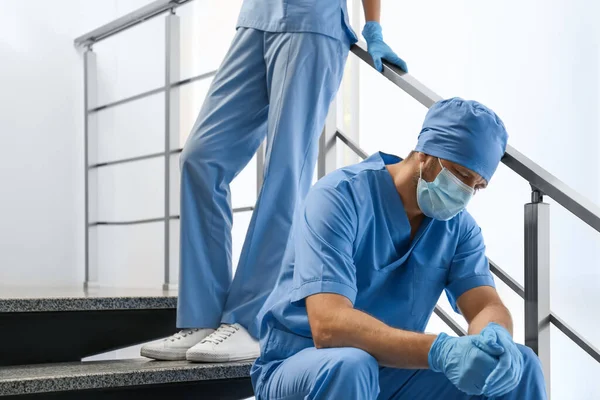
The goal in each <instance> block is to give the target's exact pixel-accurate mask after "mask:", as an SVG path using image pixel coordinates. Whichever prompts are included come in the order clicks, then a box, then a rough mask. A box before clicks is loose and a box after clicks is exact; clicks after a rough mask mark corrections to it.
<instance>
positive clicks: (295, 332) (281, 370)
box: [252, 98, 546, 400]
mask: <svg viewBox="0 0 600 400" xmlns="http://www.w3.org/2000/svg"><path fill="white" fill-rule="evenodd" d="M507 137H508V135H507V133H506V129H505V127H504V124H503V123H502V121H501V120H500V118H498V116H497V115H496V114H495V113H494V112H493V111H491V110H490V109H488V108H486V107H485V106H483V105H482V104H480V103H477V102H475V101H466V100H463V99H459V98H453V99H450V100H443V101H440V102H438V103H436V104H435V105H434V106H433V107H432V108H431V109H430V110H429V112H428V114H427V117H426V119H425V122H424V126H423V130H422V131H421V133H420V135H419V139H418V144H417V147H416V149H415V151H413V152H412V153H411V154H410V155H409V156H408V157H407V158H406V159H404V160H403V159H401V158H399V157H397V156H393V155H388V154H385V153H376V154H374V155H372V156H371V157H369V158H368V159H366V160H365V161H364V162H361V163H359V164H356V165H352V166H349V167H346V168H342V169H340V170H338V171H335V172H333V173H332V174H330V175H328V176H326V177H325V178H323V179H321V180H320V181H319V182H318V183H317V184H316V185H315V186H314V187H313V188H312V189H311V191H310V192H309V194H308V197H307V200H306V202H305V204H304V206H303V208H302V209H300V210H299V212H297V213H296V215H295V217H294V222H293V228H292V235H293V236H292V237H291V239H290V242H289V244H288V246H287V249H286V252H285V256H284V262H283V266H282V270H281V271H280V275H279V277H278V281H277V284H276V287H275V289H274V291H273V292H272V294H271V295H270V296H269V298H268V300H267V301H266V303H265V305H264V306H263V308H262V309H261V312H260V314H259V316H258V320H259V323H260V345H261V355H260V357H259V358H258V360H257V361H256V363H255V364H254V366H253V368H252V381H253V384H254V388H255V393H256V397H257V399H286V400H291V399H344V400H350V399H357V400H367V399H407V400H409V399H410V400H417V399H432V400H439V399H444V400H453V399H465V400H466V399H474V398H477V399H490V398H493V399H502V400H512V399H514V400H517V399H519V400H524V399H526V400H538V399H545V398H546V393H545V385H544V378H543V375H542V370H541V366H540V363H539V360H538V359H537V357H536V356H535V354H534V353H533V352H532V351H531V350H530V349H529V348H526V347H524V346H521V345H517V344H515V343H514V342H513V339H512V327H513V322H512V318H511V315H510V313H509V311H508V310H507V309H506V307H505V306H504V305H503V303H502V301H501V300H500V298H499V296H498V293H497V292H496V290H495V288H494V281H493V279H492V276H491V274H490V270H489V266H488V260H487V258H486V256H485V246H484V242H483V236H482V233H481V229H480V228H479V226H477V223H476V222H475V220H474V219H473V217H472V216H471V215H470V214H469V213H468V212H467V211H465V210H464V209H465V207H466V205H467V203H468V202H469V200H470V199H471V197H472V196H473V195H474V194H475V192H476V191H477V190H480V189H484V188H485V187H486V186H487V184H488V183H489V181H490V178H491V177H492V175H493V174H494V172H495V170H496V168H497V166H498V164H499V162H500V158H501V157H502V155H503V154H504V152H505V149H506V142H507ZM444 289H445V290H446V293H447V295H448V298H449V300H450V303H451V304H452V306H453V307H454V309H455V310H456V312H459V313H462V315H463V316H464V317H465V318H466V320H467V321H468V323H469V331H468V336H465V337H462V338H457V337H451V336H448V335H446V334H444V333H442V334H440V335H430V334H424V333H423V331H424V329H425V327H426V326H427V322H428V321H429V318H430V316H431V314H432V311H433V309H434V307H435V305H436V302H437V301H438V298H439V297H440V295H441V293H442V290H444Z"/></svg>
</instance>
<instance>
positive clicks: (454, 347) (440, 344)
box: [428, 333, 499, 396]
mask: <svg viewBox="0 0 600 400" xmlns="http://www.w3.org/2000/svg"><path fill="white" fill-rule="evenodd" d="M497 353H499V349H498V347H493V346H488V345H487V344H486V343H485V342H484V341H483V340H482V337H481V336H480V335H475V336H463V337H459V338H458V337H452V336H448V335H446V334H445V333H441V334H440V335H439V336H438V337H437V339H436V340H435V341H434V342H433V345H432V346H431V349H430V350H429V356H428V361H429V368H430V369H431V370H432V371H435V372H442V373H443V374H444V375H446V377H447V378H448V379H449V380H450V382H452V383H453V384H454V386H456V387H457V388H458V389H460V390H461V391H463V392H465V393H467V394H469V395H476V396H478V395H481V394H483V388H484V385H485V383H486V380H487V378H488V376H489V375H490V374H491V373H492V371H494V370H495V369H496V367H497V365H498V357H497V356H495V355H496V354H497Z"/></svg>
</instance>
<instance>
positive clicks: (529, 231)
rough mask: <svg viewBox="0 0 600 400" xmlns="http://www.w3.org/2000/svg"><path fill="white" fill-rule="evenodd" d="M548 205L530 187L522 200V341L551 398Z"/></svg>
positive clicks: (537, 191) (540, 195) (536, 191)
mask: <svg viewBox="0 0 600 400" xmlns="http://www.w3.org/2000/svg"><path fill="white" fill-rule="evenodd" d="M549 228H550V205H549V204H547V203H544V202H543V196H542V193H541V192H540V191H539V190H537V189H535V188H534V189H533V191H532V193H531V203H528V204H525V345H526V346H528V347H530V348H531V349H533V351H535V352H536V354H537V355H538V357H539V358H540V361H541V362H542V369H543V371H544V377H545V378H546V391H547V393H548V398H550V229H549Z"/></svg>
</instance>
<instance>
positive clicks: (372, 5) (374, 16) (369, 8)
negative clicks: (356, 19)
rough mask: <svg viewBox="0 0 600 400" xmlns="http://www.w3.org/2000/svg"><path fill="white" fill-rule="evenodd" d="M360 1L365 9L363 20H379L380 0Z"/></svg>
mask: <svg viewBox="0 0 600 400" xmlns="http://www.w3.org/2000/svg"><path fill="white" fill-rule="evenodd" d="M362 3H363V8H364V10H365V21H367V22H369V21H376V22H380V21H379V19H380V17H381V0H363V2H362Z"/></svg>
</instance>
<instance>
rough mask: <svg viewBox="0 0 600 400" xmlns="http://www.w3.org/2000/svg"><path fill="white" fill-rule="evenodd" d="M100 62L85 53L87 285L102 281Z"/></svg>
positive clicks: (88, 286) (85, 236)
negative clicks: (97, 166) (97, 165)
mask: <svg viewBox="0 0 600 400" xmlns="http://www.w3.org/2000/svg"><path fill="white" fill-rule="evenodd" d="M97 88H98V63H97V60H96V53H94V51H93V50H92V47H91V46H88V48H87V49H86V50H85V52H84V53H83V91H84V94H83V104H84V138H83V147H84V148H83V154H84V156H83V158H84V193H85V194H84V197H85V206H84V207H85V210H84V215H85V217H84V219H85V233H84V238H85V239H84V240H85V245H84V247H85V250H84V251H85V274H84V281H83V288H84V290H87V289H88V288H91V287H95V286H97V284H98V228H97V227H95V226H94V227H92V226H91V224H92V223H93V222H95V221H97V220H98V213H97V211H98V170H96V169H93V170H90V168H89V166H90V165H91V164H95V163H97V162H98V157H97V153H98V123H97V119H98V117H97V115H96V113H91V112H90V109H92V108H94V107H96V105H97V103H98V92H97Z"/></svg>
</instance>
